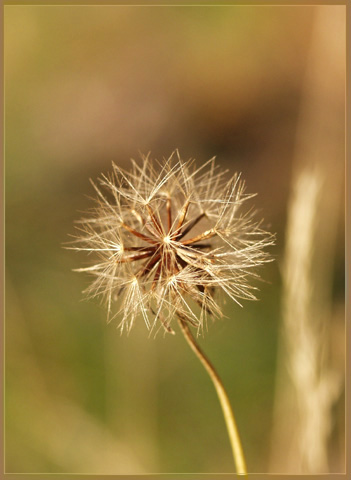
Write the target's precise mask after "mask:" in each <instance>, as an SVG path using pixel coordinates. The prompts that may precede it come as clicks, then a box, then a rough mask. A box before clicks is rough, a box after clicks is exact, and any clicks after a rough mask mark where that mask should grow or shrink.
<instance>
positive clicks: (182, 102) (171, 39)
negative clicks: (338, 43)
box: [5, 6, 344, 474]
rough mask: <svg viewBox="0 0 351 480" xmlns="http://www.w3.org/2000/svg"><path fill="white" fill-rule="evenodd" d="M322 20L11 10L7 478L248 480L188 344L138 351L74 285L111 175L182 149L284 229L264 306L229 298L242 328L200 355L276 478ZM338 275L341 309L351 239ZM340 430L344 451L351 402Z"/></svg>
mask: <svg viewBox="0 0 351 480" xmlns="http://www.w3.org/2000/svg"><path fill="white" fill-rule="evenodd" d="M313 15H314V9H313V8H312V7H299V8H294V7H292V8H290V7H284V8H275V7H264V8H260V7H222V8H220V7H216V8H201V7H150V8H142V7H103V6H101V7H98V6H95V7H94V6H89V7H88V6H87V7H73V6H65V7H50V6H46V7H44V6H42V7H38V6H37V7H36V6H27V7H26V6H7V7H5V141H6V145H5V160H6V164H5V173H6V184H5V187H6V325H5V334H6V344H5V345H6V352H5V362H6V364H5V367H6V373H5V392H6V398H5V421H6V424H5V427H6V431H5V460H6V471H7V472H13V473H14V472H32V473H33V472H59V473H64V472H72V473H79V472H80V473H101V474H103V473H115V474H123V473H136V474H137V473H148V472H149V473H150V472H154V473H157V472H231V471H233V464H232V458H231V455H230V448H229V443H228V440H227V434H226V430H225V425H224V421H223V419H222V413H221V411H220V407H219V404H218V401H217V398H216V394H215V391H214V389H213V386H212V385H211V383H210V381H209V379H208V377H207V376H206V374H205V372H204V371H203V369H202V367H201V365H200V364H199V362H198V361H197V360H196V359H195V357H194V356H193V354H192V352H191V351H190V350H189V348H188V346H187V345H186V343H185V341H184V339H183V338H182V336H181V335H180V333H179V334H177V335H175V336H167V335H166V336H164V335H163V334H162V333H160V334H158V335H157V336H156V338H154V337H153V336H151V337H149V335H148V332H147V329H146V327H145V325H144V324H143V322H142V321H140V323H139V324H138V325H137V326H136V327H135V328H134V330H132V332H131V333H130V335H129V336H126V335H123V336H120V335H119V332H118V330H117V329H116V323H112V324H109V325H106V312H105V309H104V307H103V306H101V305H99V304H98V303H97V302H93V301H90V302H86V301H81V299H82V295H81V291H82V290H83V289H84V288H85V287H86V285H87V283H88V281H89V279H88V278H86V277H85V276H84V275H82V274H77V273H73V272H72V269H73V268H77V267H79V266H81V263H82V261H84V258H83V257H82V256H80V255H78V254H76V253H75V252H72V251H69V250H64V249H63V248H62V245H63V243H64V242H66V241H68V240H69V237H68V235H69V234H72V233H74V227H73V221H74V220H76V219H78V218H79V217H80V216H81V212H82V211H84V210H86V209H87V208H89V207H90V206H91V202H90V200H89V199H88V198H87V196H86V195H93V190H92V188H91V185H90V184H89V181H88V180H89V178H96V177H97V176H98V175H99V174H100V173H101V172H108V171H109V170H110V168H111V161H114V162H115V163H117V164H118V165H120V166H122V167H125V168H128V164H129V163H128V162H129V158H130V157H134V158H137V157H138V155H139V154H138V152H139V151H141V152H143V153H147V152H148V151H151V152H152V156H154V157H156V158H162V157H168V156H169V155H170V153H171V152H172V151H173V150H174V149H175V148H179V150H180V154H181V156H182V157H183V158H184V159H188V158H189V157H195V158H196V159H197V160H198V163H199V164H201V163H202V162H204V161H206V160H207V159H209V158H210V157H212V156H213V155H216V156H217V158H218V163H219V164H221V165H222V166H223V167H227V168H229V169H230V171H231V172H233V173H234V171H241V172H242V174H243V178H245V179H246V182H247V190H248V192H258V193H259V194H258V196H257V197H256V199H255V201H254V202H253V203H254V204H255V206H256V207H258V208H259V209H260V212H261V214H262V216H264V218H265V225H268V228H270V230H271V231H274V232H277V245H276V246H275V247H274V248H272V249H271V252H272V254H273V255H274V257H275V259H276V261H275V262H274V263H272V264H268V265H267V266H266V267H265V268H264V269H262V271H261V274H262V277H263V279H264V282H260V283H259V285H258V286H259V287H260V293H259V297H260V301H259V302H246V303H245V304H244V308H242V309H241V308H240V307H238V306H237V305H235V304H233V303H231V302H228V303H227V304H226V305H224V311H225V314H226V316H227V318H225V319H224V320H221V321H217V322H216V323H214V324H212V323H211V324H209V327H208V332H206V333H205V335H204V337H203V338H200V339H199V342H200V343H201V345H202V346H203V348H204V350H205V351H206V352H207V354H208V356H209V357H210V358H211V359H212V361H213V363H214V364H215V365H216V367H217V369H218V371H219V372H220V375H221V376H222V379H223V382H224V384H225V386H226V388H227V390H228V394H229V397H230V398H231V400H232V403H233V407H234V411H235V413H236V417H237V422H238V426H239V430H240V432H241V436H242V442H243V446H244V450H245V452H246V456H247V463H248V465H249V470H250V471H251V472H267V471H268V469H269V455H270V447H271V445H270V441H271V430H272V415H273V405H274V402H273V400H274V386H275V375H276V363H277V343H278V332H279V324H280V321H281V319H280V316H281V314H280V309H281V279H280V267H281V262H282V253H283V250H284V230H285V223H286V213H287V199H288V195H289V186H290V182H291V172H292V170H293V153H294V141H295V134H296V124H297V121H298V115H299V106H300V97H301V85H302V83H303V78H304V71H305V68H306V64H307V63H308V58H307V51H306V45H307V44H308V41H309V38H310V35H311V25H312V22H313ZM331 35H332V33H331ZM336 128H339V129H340V131H342V129H343V128H344V127H343V113H342V112H341V114H340V117H339V118H338V119H337V120H336ZM333 275H334V277H335V278H334V280H333V281H334V301H335V302H337V303H338V305H340V306H341V308H342V305H343V288H344V286H343V244H342V226H340V232H339V233H338V247H337V252H336V261H335V272H334V274H333ZM342 343H343V338H342V337H341V339H340V344H341V345H342ZM337 416H338V422H337V426H336V427H335V428H336V433H335V431H334V437H332V438H333V439H334V440H333V442H334V443H333V445H334V444H335V445H336V446H335V445H334V447H333V445H332V448H334V449H337V448H339V444H338V443H337V438H339V437H338V432H339V431H342V424H343V407H342V404H341V405H340V406H339V407H338V408H337ZM340 429H341V430H340ZM335 462H336V463H335V464H334V467H335V468H336V469H338V468H341V467H340V459H339V457H337V459H336V460H335ZM338 462H339V463H338Z"/></svg>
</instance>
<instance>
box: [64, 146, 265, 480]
mask: <svg viewBox="0 0 351 480" xmlns="http://www.w3.org/2000/svg"><path fill="white" fill-rule="evenodd" d="M226 174H227V172H226V171H223V170H220V169H219V167H218V166H217V165H216V163H215V159H214V158H213V159H211V160H209V161H208V162H206V163H205V164H204V165H202V166H200V167H196V165H195V162H194V161H193V160H189V161H186V162H185V161H183V160H181V158H180V156H179V153H178V151H177V150H176V151H175V152H173V154H172V155H171V156H170V158H169V159H168V160H164V162H163V163H161V162H158V161H156V160H154V161H151V160H150V158H149V156H147V157H142V162H141V163H137V162H135V161H132V170H131V171H130V172H126V171H124V170H122V169H121V168H119V167H118V166H117V165H115V164H113V172H112V173H111V174H110V175H102V176H101V178H100V179H99V184H98V185H96V184H95V183H94V182H92V185H93V187H94V189H95V191H96V194H97V197H96V206H95V208H94V209H93V210H92V211H91V212H90V215H89V217H88V218H84V219H82V220H81V221H80V222H79V226H78V230H79V236H77V238H76V239H75V242H76V245H73V247H72V248H74V249H75V250H83V251H87V252H88V253H89V254H94V261H95V263H94V264H93V265H91V266H88V267H86V268H80V269H78V270H77V271H79V272H88V273H89V274H91V275H92V276H93V277H94V280H93V282H92V283H91V285H90V286H89V287H88V288H87V290H86V292H85V293H86V294H87V295H88V297H96V296H100V297H102V298H103V299H104V300H105V301H106V303H107V310H108V319H109V320H112V319H113V318H115V317H119V318H120V322H119V327H120V330H121V332H122V331H123V330H127V331H128V332H129V331H130V329H131V328H132V326H133V325H134V324H135V322H136V321H137V318H139V317H141V318H143V319H144V321H145V324H146V326H147V328H148V329H149V330H150V331H152V330H154V329H156V331H157V330H158V328H159V327H160V328H163V329H164V331H165V332H169V333H172V334H174V333H175V332H174V329H173V326H172V322H174V321H175V320H177V321H178V323H179V325H180V327H181V330H182V332H183V333H184V335H185V338H186V339H187V341H188V343H189V344H190V346H191V348H192V349H193V350H194V351H195V353H196V354H197V355H198V357H199V358H200V360H201V361H202V363H203V364H204V366H205V368H206V369H207V371H208V373H209V374H210V376H211V378H212V381H213V382H214V385H215V387H216V389H217V393H218V395H219V398H220V401H221V404H222V408H223V411H224V416H225V419H226V422H227V427H228V432H229V436H230V439H231V443H232V448H233V453H234V458H235V461H236V464H237V471H238V473H245V472H246V467H245V461H244V458H243V454H242V449H241V445H240V440H239V437H238V434H237V429H236V426H235V421H234V416H233V414H232V410H231V407H230V404H229V400H228V397H227V395H226V393H225V390H224V388H223V385H222V383H221V381H220V379H219V377H218V375H217V373H216V372H215V370H214V368H213V366H212V365H211V364H210V362H209V360H208V359H207V358H206V357H205V355H204V354H203V352H202V351H201V350H200V348H199V346H198V345H197V343H196V341H195V338H194V337H193V335H192V333H191V330H190V328H189V325H191V326H193V327H196V328H197V330H198V333H199V332H201V331H202V330H203V328H204V326H206V324H207V320H208V318H209V317H211V318H216V317H217V318H218V317H222V316H223V313H222V309H221V307H220V303H219V299H218V295H217V294H218V293H219V292H223V293H224V294H225V295H226V296H228V297H230V298H231V299H232V300H233V301H234V302H236V303H237V304H239V305H241V303H240V302H241V300H242V299H251V300H252V299H255V298H256V297H255V293H254V292H255V290H256V288H255V287H253V286H252V285H251V283H250V279H251V278H252V277H257V273H256V267H258V266H260V265H261V264H263V263H265V262H267V261H269V260H270V257H269V255H268V254H267V253H266V252H265V247H267V246H268V245H271V244H272V243H273V236H272V235H271V234H269V233H267V232H266V231H264V230H263V229H262V228H261V224H260V223H259V222H257V221H256V220H255V216H256V215H255V214H256V212H255V211H253V210H252V209H249V210H247V211H246V212H243V211H242V207H243V204H244V203H245V202H246V201H247V200H248V199H250V198H252V197H253V196H254V195H251V194H246V193H245V184H244V181H243V180H241V178H240V175H238V174H235V175H234V176H233V177H232V178H231V179H229V180H228V179H227V177H226ZM96 258H98V260H97V261H96ZM116 304H117V308H115V305H116Z"/></svg>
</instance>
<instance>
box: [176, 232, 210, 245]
mask: <svg viewBox="0 0 351 480" xmlns="http://www.w3.org/2000/svg"><path fill="white" fill-rule="evenodd" d="M216 234H217V232H216V231H215V230H207V232H204V233H200V235H197V236H196V237H194V238H190V239H189V240H183V241H182V242H180V243H181V244H182V245H191V244H192V243H196V242H198V241H199V240H205V239H208V238H211V237H213V236H214V235H216Z"/></svg>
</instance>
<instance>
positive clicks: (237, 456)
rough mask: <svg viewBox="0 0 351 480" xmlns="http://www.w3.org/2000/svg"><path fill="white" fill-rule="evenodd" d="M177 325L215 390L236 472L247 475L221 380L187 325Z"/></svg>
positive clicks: (183, 323) (180, 323)
mask: <svg viewBox="0 0 351 480" xmlns="http://www.w3.org/2000/svg"><path fill="white" fill-rule="evenodd" d="M179 325H180V327H181V330H182V332H183V334H184V337H185V339H186V341H187V342H188V344H189V345H190V348H191V349H192V350H193V352H194V353H195V354H196V356H197V357H198V358H199V360H200V361H201V363H202V365H203V366H204V367H205V369H206V371H207V373H208V374H209V376H210V378H211V380H212V382H213V384H214V387H215V389H216V392H217V395H218V398H219V402H220V404H221V407H222V411H223V416H224V420H225V423H226V426H227V430H228V435H229V440H230V444H231V447H232V452H233V457H234V463H235V467H236V471H237V473H238V474H239V475H247V470H246V463H245V458H244V453H243V449H242V446H241V442H240V437H239V432H238V428H237V426H236V422H235V418H234V413H233V410H232V407H231V405H230V402H229V398H228V395H227V392H226V391H225V389H224V386H223V383H222V380H221V379H220V378H219V376H218V373H217V372H216V370H215V368H214V367H213V365H212V363H211V362H210V361H209V360H208V358H207V357H206V355H205V354H204V353H203V351H202V350H201V348H200V347H199V345H198V344H197V343H196V340H195V338H194V336H193V334H192V333H191V331H190V328H189V327H188V325H187V323H186V322H185V321H183V320H182V319H180V318H179Z"/></svg>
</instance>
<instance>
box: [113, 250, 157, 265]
mask: <svg viewBox="0 0 351 480" xmlns="http://www.w3.org/2000/svg"><path fill="white" fill-rule="evenodd" d="M150 255H152V252H146V253H141V254H140V255H130V256H129V257H124V258H121V259H119V260H118V262H117V263H129V262H135V261H136V260H141V259H142V258H147V257H150Z"/></svg>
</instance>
